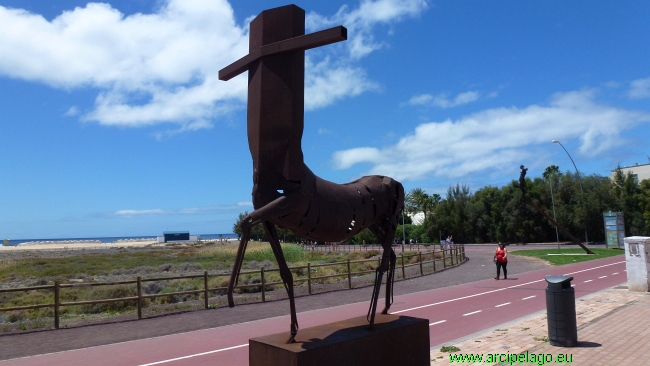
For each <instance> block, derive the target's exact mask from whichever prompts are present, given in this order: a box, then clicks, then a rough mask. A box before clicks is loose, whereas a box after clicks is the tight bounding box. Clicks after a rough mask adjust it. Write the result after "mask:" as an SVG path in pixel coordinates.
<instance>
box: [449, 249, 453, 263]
mask: <svg viewBox="0 0 650 366" xmlns="http://www.w3.org/2000/svg"><path fill="white" fill-rule="evenodd" d="M449 256H450V257H451V266H452V267H453V266H454V248H451V249H449Z"/></svg>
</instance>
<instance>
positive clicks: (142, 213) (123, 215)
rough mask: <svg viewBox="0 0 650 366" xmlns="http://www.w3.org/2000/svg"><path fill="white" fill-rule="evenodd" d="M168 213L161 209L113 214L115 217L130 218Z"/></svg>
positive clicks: (122, 211) (120, 211)
mask: <svg viewBox="0 0 650 366" xmlns="http://www.w3.org/2000/svg"><path fill="white" fill-rule="evenodd" d="M166 213H169V211H166V210H161V209H153V210H119V211H116V212H115V216H122V217H131V216H143V215H147V216H149V215H163V214H166Z"/></svg>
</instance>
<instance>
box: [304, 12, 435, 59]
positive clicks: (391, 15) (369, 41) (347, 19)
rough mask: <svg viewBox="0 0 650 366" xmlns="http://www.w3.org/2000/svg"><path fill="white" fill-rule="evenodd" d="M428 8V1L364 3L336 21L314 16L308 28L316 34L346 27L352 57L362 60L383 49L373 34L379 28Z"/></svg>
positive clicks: (309, 18)
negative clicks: (334, 27) (322, 30)
mask: <svg viewBox="0 0 650 366" xmlns="http://www.w3.org/2000/svg"><path fill="white" fill-rule="evenodd" d="M426 8H427V3H426V1H425V0H376V1H372V0H361V3H360V5H359V7H358V8H356V9H350V8H349V7H348V6H347V5H344V6H342V7H341V8H340V9H339V11H338V12H337V13H336V14H335V15H334V16H332V17H329V18H327V17H324V16H321V15H319V14H316V13H314V12H311V13H309V14H308V15H307V19H306V27H307V28H308V29H312V30H318V29H323V28H327V27H332V26H336V25H339V24H342V25H343V26H345V27H346V28H348V35H349V36H350V38H349V39H348V41H347V42H346V45H347V47H348V49H349V52H350V56H351V57H352V58H355V59H358V58H361V57H363V56H366V55H368V54H369V53H371V52H372V51H375V50H377V49H379V48H381V47H382V43H381V42H376V41H375V39H374V35H373V33H372V31H373V29H374V28H375V27H376V26H377V25H379V24H389V25H390V24H391V23H394V22H397V21H400V20H402V19H403V18H405V17H416V16H418V15H419V14H420V13H422V12H423V11H424V10H425V9H426Z"/></svg>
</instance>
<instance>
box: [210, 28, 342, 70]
mask: <svg viewBox="0 0 650 366" xmlns="http://www.w3.org/2000/svg"><path fill="white" fill-rule="evenodd" d="M346 39H348V30H347V29H346V28H345V27H344V26H341V25H339V26H338V27H333V28H329V29H325V30H322V31H319V32H314V33H310V34H305V35H304V36H298V37H294V38H289V39H285V40H284V41H280V42H275V43H271V44H268V45H266V46H262V47H260V48H258V49H256V50H254V51H251V53H249V54H248V55H246V56H244V57H242V58H240V59H239V60H237V61H235V62H233V63H232V64H230V65H228V66H226V67H224V68H223V69H221V70H219V80H224V81H227V80H230V79H232V78H234V77H235V76H237V75H239V74H241V73H242V72H244V71H248V66H249V65H250V64H252V63H253V62H255V61H257V60H258V59H260V58H262V57H264V56H271V55H274V54H277V53H282V52H291V51H304V50H308V49H311V48H316V47H320V46H325V45H328V44H331V43H336V42H340V41H345V40H346Z"/></svg>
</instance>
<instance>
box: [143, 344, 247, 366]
mask: <svg viewBox="0 0 650 366" xmlns="http://www.w3.org/2000/svg"><path fill="white" fill-rule="evenodd" d="M241 347H248V343H246V344H240V345H239V346H233V347H228V348H222V349H217V350H214V351H208V352H201V353H195V354H193V355H188V356H183V357H176V358H170V359H169V360H162V361H158V362H152V363H145V364H142V365H139V366H152V365H160V364H161V363H167V362H173V361H178V360H184V359H187V358H192V357H198V356H204V355H209V354H212V353H217V352H223V351H229V350H231V349H235V348H241Z"/></svg>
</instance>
